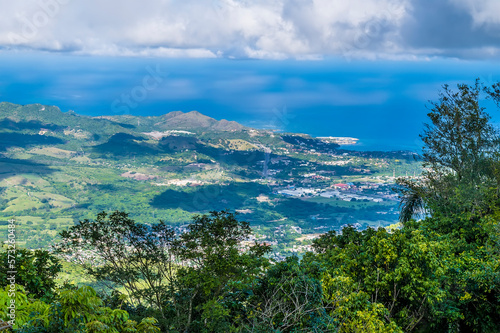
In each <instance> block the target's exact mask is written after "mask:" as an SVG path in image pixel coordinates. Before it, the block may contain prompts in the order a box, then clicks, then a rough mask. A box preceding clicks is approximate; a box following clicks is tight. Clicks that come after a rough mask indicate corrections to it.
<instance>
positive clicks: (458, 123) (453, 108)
mask: <svg viewBox="0 0 500 333" xmlns="http://www.w3.org/2000/svg"><path fill="white" fill-rule="evenodd" d="M457 88H458V91H456V92H454V91H452V90H451V89H450V88H449V86H448V85H444V86H443V91H442V92H440V99H439V102H432V109H431V111H430V112H429V113H428V117H429V119H430V123H428V124H425V125H424V126H425V127H424V132H423V134H421V135H420V137H421V139H422V141H423V142H424V146H423V157H422V159H423V166H424V168H425V171H424V172H423V174H422V180H421V181H414V180H409V179H404V178H403V179H398V184H399V185H400V188H399V192H400V194H401V197H402V202H401V203H402V209H401V215H400V219H401V220H402V221H403V222H406V221H408V220H409V219H411V218H412V217H413V216H416V215H418V214H421V215H422V214H423V213H424V212H425V211H427V212H431V213H436V214H442V215H444V216H449V215H450V214H455V213H458V212H465V211H468V212H472V213H479V214H481V213H482V212H484V211H485V210H487V209H488V208H489V204H488V202H489V200H490V195H491V191H488V189H489V188H491V187H495V186H497V185H498V184H499V178H498V176H497V175H498V171H497V170H498V166H499V165H500V159H499V158H500V137H499V134H498V131H497V130H496V129H495V128H494V127H493V126H492V125H491V123H490V116H489V115H488V114H487V113H486V112H485V111H484V110H485V109H484V108H483V107H481V106H480V103H479V100H480V97H481V96H482V94H481V92H482V91H486V92H487V94H488V95H489V96H490V97H491V98H494V99H496V100H497V101H498V98H499V97H498V95H495V91H496V90H498V85H493V86H492V87H491V88H484V89H482V87H481V84H480V82H479V80H476V83H475V85H467V84H459V85H458V86H457ZM495 89H496V90H495Z"/></svg>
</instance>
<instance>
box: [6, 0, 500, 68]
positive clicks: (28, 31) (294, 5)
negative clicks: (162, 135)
mask: <svg viewBox="0 0 500 333" xmlns="http://www.w3.org/2000/svg"><path fill="white" fill-rule="evenodd" d="M422 1H423V0H351V1H341V0H267V1H265V0H253V1H251V0H239V1H238V0H182V1H181V0H148V1H147V2H146V3H145V2H139V1H136V0H121V1H117V0H108V1H102V0H87V1H84V2H83V1H75V0H38V1H30V2H27V1H17V2H14V1H9V0H0V8H2V13H3V15H2V20H0V48H4V49H9V48H21V49H23V48H25V49H35V50H37V49H38V50H46V51H54V52H74V53H78V54H93V55H124V56H155V57H228V58H266V59H284V58H297V59H321V58H322V57H325V56H344V57H349V58H351V57H352V58H359V57H361V58H368V59H373V58H380V57H382V58H390V59H398V58H402V59H409V58H412V57H422V56H423V57H426V56H435V55H441V54H446V55H449V53H450V50H449V49H447V50H445V51H444V50H442V49H440V48H439V47H436V45H420V44H425V43H423V42H422V40H425V38H427V37H428V38H430V39H432V38H433V36H432V34H431V33H429V35H423V36H420V37H421V38H420V39H418V38H416V37H414V35H415V34H419V24H418V23H419V22H421V21H422V22H423V21H424V20H425V19H426V18H425V17H424V16H419V13H421V12H422V10H421V9H420V11H419V10H418V8H417V10H416V9H415V8H416V7H418V6H419V5H420V3H421V2H422ZM427 2H428V3H430V4H431V6H432V2H430V1H427ZM446 5H447V6H450V8H452V9H453V10H461V11H463V12H464V13H465V14H467V15H468V16H470V17H471V18H472V21H473V24H472V26H471V27H469V28H468V29H471V30H474V29H475V30H478V29H479V30H480V31H479V32H477V31H476V33H478V34H485V35H488V34H489V35H488V36H486V37H488V38H489V39H488V42H487V43H486V42H485V45H473V47H474V50H475V51H474V52H472V51H468V48H469V47H470V46H468V45H464V46H463V48H464V49H461V48H460V45H459V47H458V49H457V50H456V55H457V56H460V55H461V54H471V55H476V54H477V50H480V49H481V48H482V47H485V48H486V47H487V48H488V49H487V52H486V51H485V53H483V54H481V55H480V56H481V57H490V56H492V55H496V54H498V49H500V41H498V36H499V35H498V33H499V31H500V27H499V26H500V17H499V16H498V15H497V13H498V12H500V2H498V0H449V2H447V3H446ZM440 15H443V17H444V18H446V15H447V13H446V11H444V12H443V13H442V14H440ZM443 22H444V23H445V22H446V20H445V19H444V20H443ZM444 23H443V25H442V29H444V30H446V29H448V30H449V29H453V27H452V26H450V25H448V26H446V25H444ZM463 24H467V22H463ZM483 26H486V27H487V29H482V30H481V27H483ZM408 27H410V28H408ZM409 29H410V30H411V31H410V32H409V31H408V30H409ZM411 33H413V34H414V35H412V34H411ZM407 36H410V37H411V38H408V37H407ZM495 36H496V37H495ZM495 38H496V39H495ZM474 40H478V39H477V38H474ZM492 40H493V42H492ZM495 40H496V44H495V45H492V43H493V44H494V41H495ZM413 44H415V45H413ZM458 44H460V43H458ZM455 48H456V47H455ZM492 48H493V50H492ZM429 50H436V52H429ZM485 50H486V49H485Z"/></svg>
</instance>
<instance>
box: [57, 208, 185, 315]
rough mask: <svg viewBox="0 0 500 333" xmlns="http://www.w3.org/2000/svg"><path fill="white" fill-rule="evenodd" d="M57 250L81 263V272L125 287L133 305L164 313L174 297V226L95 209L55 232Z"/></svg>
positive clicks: (175, 264)
mask: <svg viewBox="0 0 500 333" xmlns="http://www.w3.org/2000/svg"><path fill="white" fill-rule="evenodd" d="M60 235H61V238H62V242H61V243H59V244H57V245H56V246H55V247H54V249H55V250H56V252H57V253H59V254H62V255H64V256H66V258H68V259H71V260H73V261H76V262H78V263H80V264H81V265H82V266H83V268H84V269H85V271H86V273H87V274H89V275H90V276H92V277H94V278H95V279H96V280H97V281H99V282H101V283H103V284H104V285H105V287H107V288H109V289H111V290H117V289H118V288H119V287H124V288H125V290H126V291H127V293H128V295H129V297H130V299H131V300H132V302H133V304H135V305H142V304H143V303H146V305H147V306H151V307H154V308H155V309H157V310H158V311H159V312H160V316H161V317H164V316H165V309H164V303H165V302H166V301H167V300H168V299H171V298H172V297H173V294H174V291H175V279H176V273H175V270H176V269H177V262H176V258H175V257H174V255H173V253H172V251H171V247H172V242H173V240H174V238H175V232H174V230H173V229H172V228H170V227H168V226H167V225H166V224H165V223H164V222H162V221H160V222H159V223H157V224H153V225H146V224H139V223H135V222H134V221H133V220H131V219H129V218H128V215H127V214H126V213H124V212H118V211H116V212H113V213H112V214H110V215H108V214H106V213H105V212H102V213H99V214H98V215H97V219H96V220H95V221H90V220H84V221H80V222H79V224H77V225H75V226H73V227H71V228H70V229H69V230H68V231H62V232H61V233H60Z"/></svg>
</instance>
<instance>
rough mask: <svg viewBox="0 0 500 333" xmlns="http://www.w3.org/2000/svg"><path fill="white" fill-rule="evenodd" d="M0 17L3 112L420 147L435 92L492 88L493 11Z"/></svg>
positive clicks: (231, 4) (322, 5)
mask: <svg viewBox="0 0 500 333" xmlns="http://www.w3.org/2000/svg"><path fill="white" fill-rule="evenodd" d="M0 8H1V9H2V12H1V13H0V15H1V20H0V100H1V101H9V102H13V103H19V104H29V103H37V102H38V103H45V104H51V105H57V106H59V107H61V109H62V110H63V111H68V110H75V111H77V112H78V113H82V114H88V115H101V114H141V115H158V114H163V113H166V112H169V111H175V110H181V111H191V110H198V111H200V112H202V113H204V114H207V115H209V116H212V117H215V118H217V119H221V118H225V119H230V120H236V121H240V122H242V123H244V124H245V125H248V126H254V127H259V128H274V129H278V130H282V131H294V132H305V133H308V134H311V135H321V136H329V135H331V136H355V137H360V138H361V139H363V140H362V141H363V142H364V144H365V147H366V148H367V149H368V148H374V147H375V148H380V149H393V148H397V147H404V148H408V149H416V148H415V147H417V146H418V133H419V131H420V130H421V128H422V123H423V122H424V121H425V114H426V113H427V112H428V110H427V109H426V106H428V105H429V103H428V100H436V99H437V97H438V96H437V93H438V90H439V87H440V86H441V85H442V84H445V83H448V84H450V85H454V84H456V83H460V82H466V83H472V82H473V81H474V79H475V78H477V77H480V78H482V80H483V82H484V83H486V84H490V83H494V82H496V81H498V80H499V79H500V69H499V68H500V66H499V60H498V59H500V15H498V13H500V1H498V0H434V1H431V0H351V1H339V0H266V1H261V0H255V1H251V0H241V1H234V0H207V1H205V0H196V1H191V0H182V1H181V0H148V1H141V2H139V1H136V0H121V1H116V0H100V1H96V0H87V1H75V0H34V1H15V2H14V1H7V0H0ZM494 112H496V113H498V111H494ZM492 115H493V116H494V120H495V121H497V120H499V121H500V119H497V118H498V117H497V115H496V114H495V113H493V114H492Z"/></svg>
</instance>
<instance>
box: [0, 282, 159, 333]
mask: <svg viewBox="0 0 500 333" xmlns="http://www.w3.org/2000/svg"><path fill="white" fill-rule="evenodd" d="M9 293H10V291H9V289H8V288H5V290H2V289H0V319H1V320H6V321H7V320H9V317H8V316H6V311H5V309H7V304H8V303H10V296H9ZM15 319H16V320H15V325H14V328H15V329H16V332H19V333H31V332H33V333H34V332H37V333H74V332H81V333H94V332H110V333H111V332H114V333H126V332H150V333H159V332H160V329H159V328H158V326H157V320H156V319H154V318H144V319H143V320H142V321H141V322H140V323H139V324H137V323H136V322H134V321H132V320H129V314H128V313H127V312H126V311H124V310H120V309H114V310H113V309H110V308H108V307H104V306H103V302H102V300H101V299H100V298H99V297H98V296H97V294H96V292H95V290H94V289H92V288H91V287H80V288H78V289H76V290H62V291H61V292H60V293H59V295H57V296H56V297H55V300H53V301H52V302H51V303H45V302H43V301H40V300H33V299H31V298H30V297H28V295H27V294H26V292H25V290H24V288H23V287H21V286H19V285H16V318H15Z"/></svg>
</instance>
